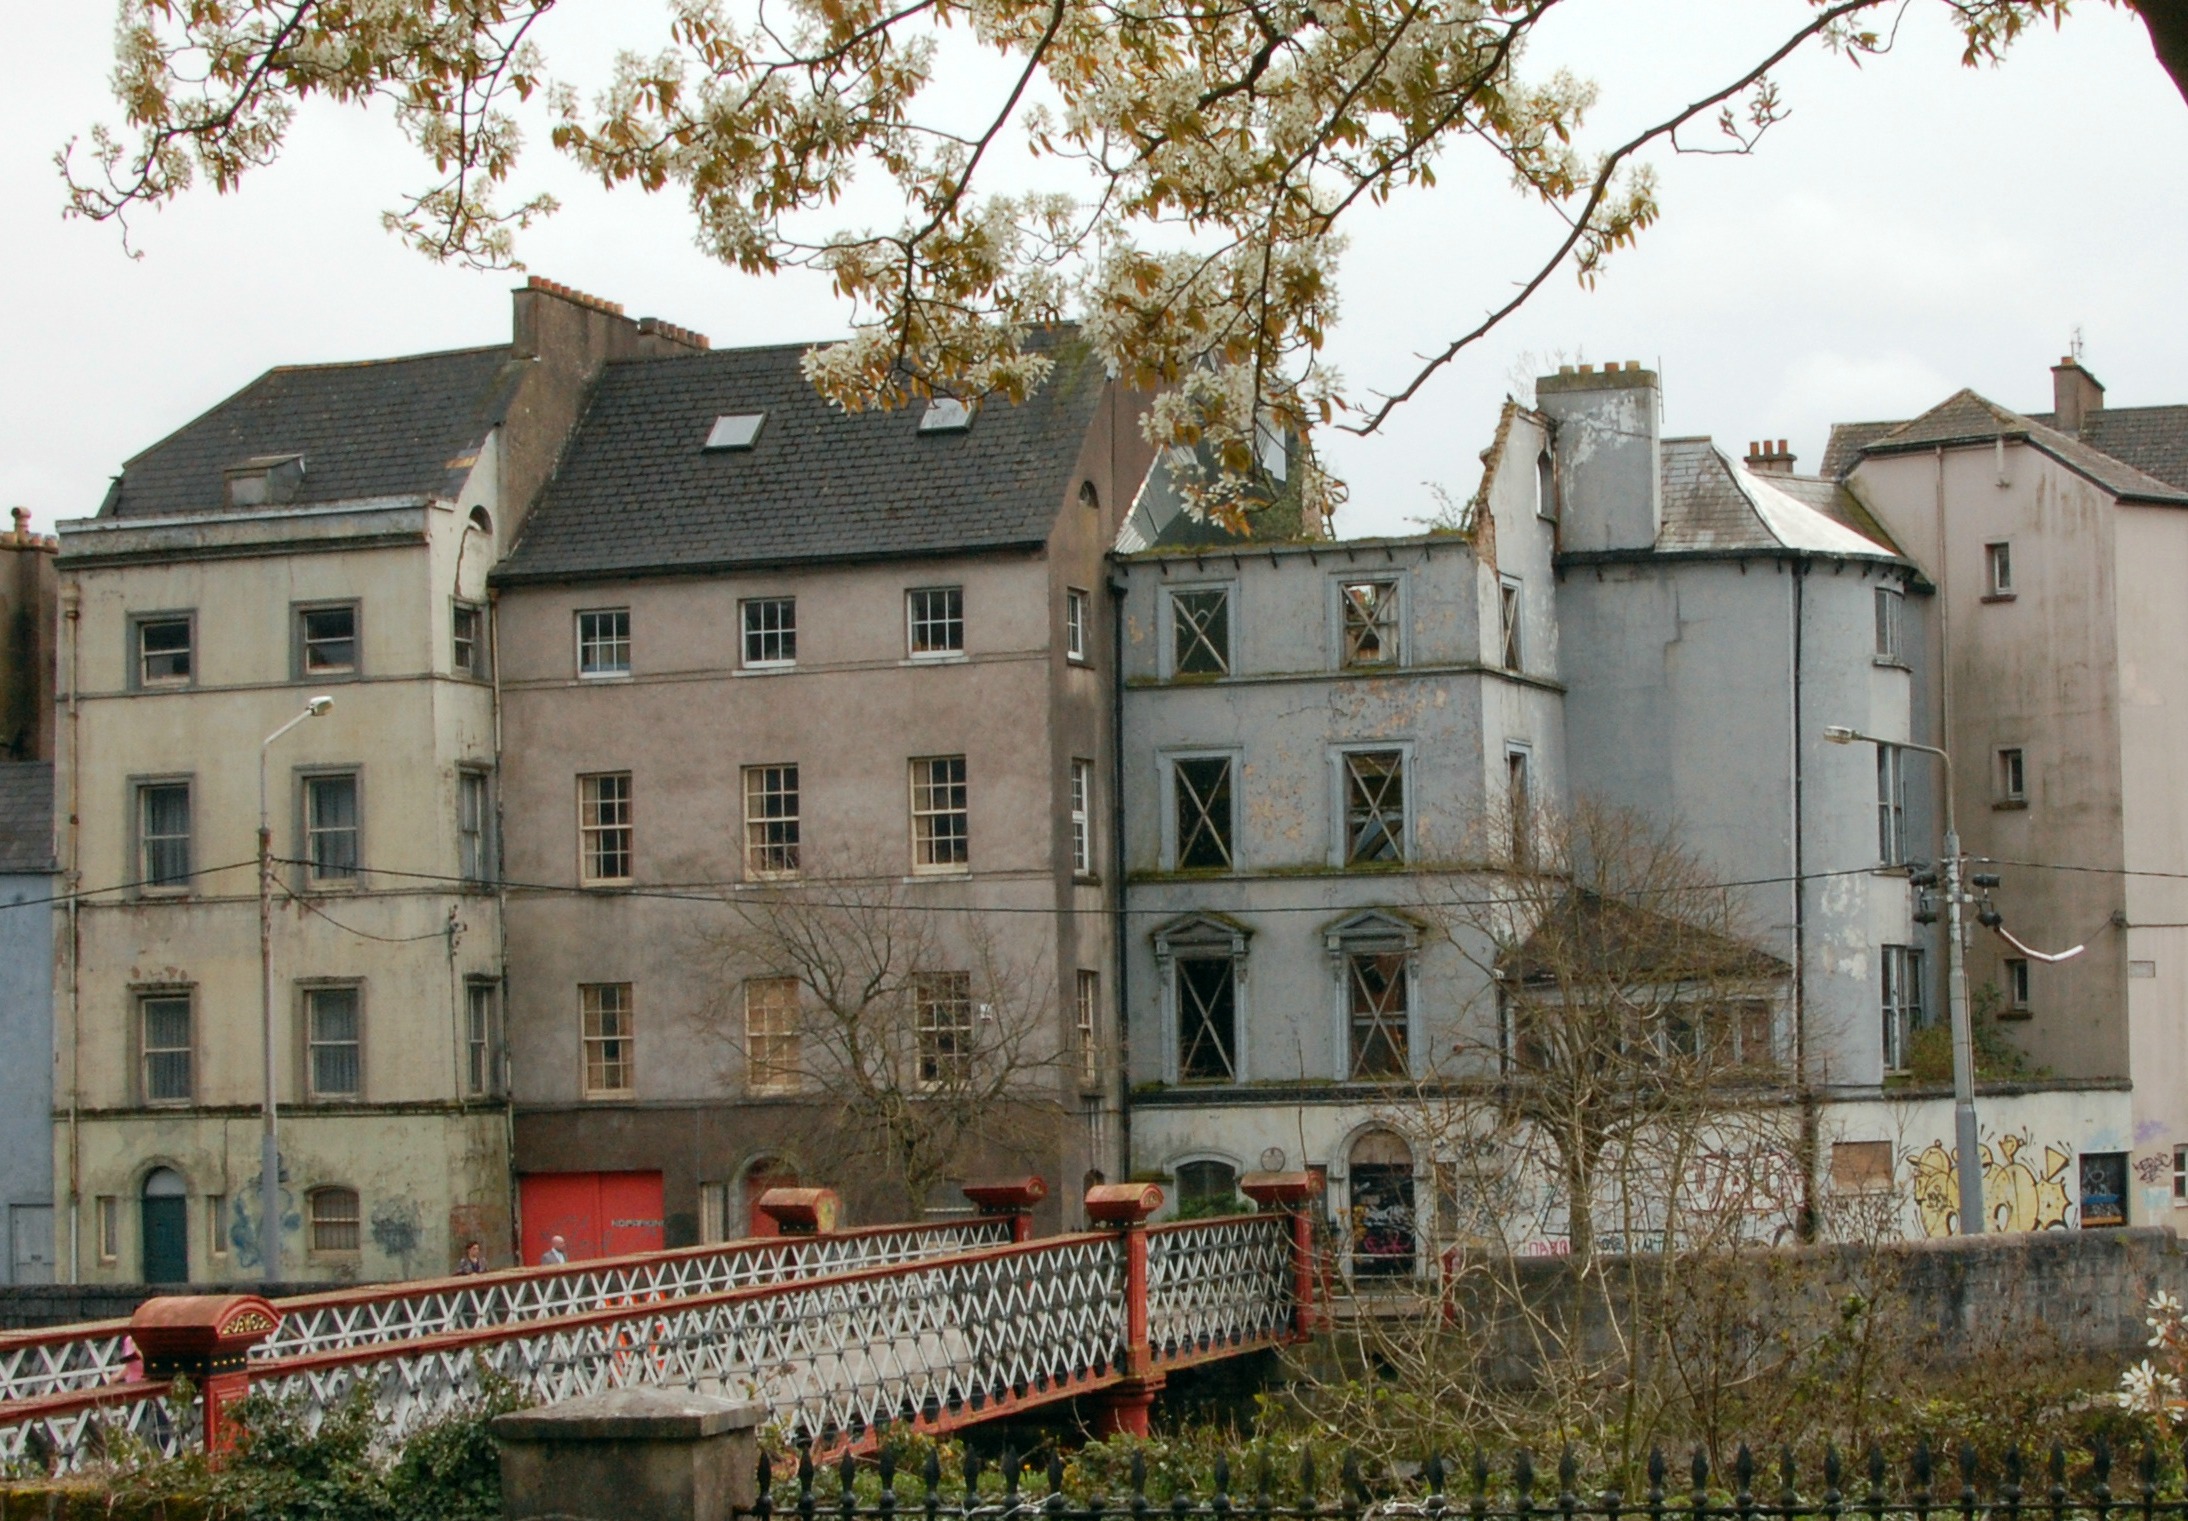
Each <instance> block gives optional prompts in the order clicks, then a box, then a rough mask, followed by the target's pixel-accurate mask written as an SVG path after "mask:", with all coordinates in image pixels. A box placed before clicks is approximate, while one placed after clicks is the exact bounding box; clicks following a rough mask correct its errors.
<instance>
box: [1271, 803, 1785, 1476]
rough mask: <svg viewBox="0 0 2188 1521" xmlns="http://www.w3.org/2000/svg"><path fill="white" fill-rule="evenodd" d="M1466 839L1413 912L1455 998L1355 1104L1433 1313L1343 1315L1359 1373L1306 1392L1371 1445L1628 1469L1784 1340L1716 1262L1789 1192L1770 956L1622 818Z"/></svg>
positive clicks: (1595, 809) (1525, 817)
mask: <svg viewBox="0 0 2188 1521" xmlns="http://www.w3.org/2000/svg"><path fill="white" fill-rule="evenodd" d="M1469 854H1470V855H1471V856H1472V857H1473V858H1474V859H1476V860H1481V861H1485V862H1486V863H1487V865H1488V867H1489V869H1487V870H1484V871H1482V872H1480V873H1479V874H1478V875H1474V876H1472V877H1471V878H1470V879H1468V880H1467V881H1466V882H1465V883H1464V884H1463V885H1462V886H1460V887H1459V888H1457V889H1456V890H1454V889H1453V888H1452V887H1451V886H1450V883H1449V879H1445V882H1444V883H1442V884H1440V885H1438V886H1437V887H1436V888H1434V889H1433V890H1424V891H1423V893H1422V894H1421V895H1420V901H1419V902H1418V903H1417V904H1416V905H1415V912H1416V913H1417V914H1418V916H1419V917H1420V918H1421V919H1422V920H1424V921H1425V922H1426V923H1427V924H1428V925H1430V926H1432V927H1433V933H1434V935H1435V936H1436V937H1438V938H1440V940H1441V941H1442V942H1443V943H1445V944H1447V945H1448V946H1449V947H1451V948H1452V949H1453V950H1454V951H1455V952H1456V954H1457V956H1458V957H1459V958H1460V960H1461V961H1462V962H1463V963H1464V964H1465V965H1467V966H1468V967H1470V968H1471V969H1472V971H1473V973H1474V977H1473V979H1472V980H1473V983H1474V985H1475V986H1477V987H1478V989H1479V992H1478V994H1477V995H1476V996H1475V998H1474V999H1473V1000H1471V1001H1470V1002H1468V1003H1466V1004H1464V1005H1462V1006H1461V1007H1460V1008H1458V1009H1457V1010H1455V1011H1454V1013H1455V1015H1456V1018H1455V1021H1454V1022H1455V1025H1456V1028H1457V1029H1458V1030H1459V1031H1461V1032H1464V1033H1461V1034H1460V1035H1459V1037H1458V1038H1457V1039H1456V1041H1455V1042H1441V1041H1440V1042H1439V1045H1438V1048H1437V1053H1436V1054H1437V1057H1438V1060H1437V1062H1436V1064H1435V1066H1434V1068H1433V1070H1431V1071H1429V1072H1428V1073H1426V1074H1425V1075H1424V1076H1423V1077H1422V1078H1421V1079H1420V1080H1419V1081H1417V1082H1416V1083H1414V1084H1413V1085H1411V1086H1410V1087H1409V1089H1408V1090H1407V1091H1405V1092H1404V1093H1402V1094H1397V1095H1393V1096H1392V1098H1391V1099H1390V1100H1389V1101H1388V1102H1387V1103H1386V1104H1385V1105H1384V1114H1383V1118H1384V1120H1385V1122H1386V1123H1387V1124H1388V1125H1389V1126H1390V1127H1391V1128H1392V1129H1393V1130H1396V1131H1398V1132H1400V1133H1401V1134H1404V1135H1406V1136H1407V1137H1408V1138H1409V1140H1410V1141H1411V1142H1412V1144H1413V1145H1414V1147H1415V1149H1416V1152H1417V1153H1418V1152H1419V1151H1426V1152H1427V1153H1428V1155H1430V1156H1431V1157H1432V1158H1433V1159H1434V1172H1435V1185H1436V1186H1435V1193H1436V1210H1435V1213H1436V1215H1437V1217H1438V1218H1437V1220H1436V1227H1437V1234H1438V1235H1439V1236H1440V1237H1441V1238H1442V1242H1443V1245H1444V1248H1445V1249H1444V1251H1443V1253H1442V1255H1441V1256H1440V1258H1439V1260H1438V1263H1437V1272H1436V1274H1434V1275H1433V1278H1434V1281H1435V1284H1436V1290H1435V1292H1436V1293H1437V1294H1438V1295H1439V1296H1440V1301H1441V1302H1440V1304H1439V1305H1438V1307H1437V1308H1438V1310H1439V1312H1440V1313H1436V1314H1420V1313H1408V1314H1398V1315H1391V1314H1387V1313H1386V1314H1376V1313H1363V1314H1361V1315H1359V1316H1357V1317H1354V1318H1353V1319H1352V1320H1351V1321H1350V1322H1349V1325H1350V1328H1351V1336H1352V1338H1353V1346H1352V1348H1351V1349H1350V1351H1351V1355H1352V1359H1353V1361H1354V1364H1355V1366H1356V1367H1359V1368H1372V1369H1375V1370H1378V1372H1379V1373H1380V1375H1381V1376H1380V1378H1378V1379H1377V1380H1375V1381H1374V1382H1373V1383H1368V1382H1364V1381H1351V1380H1345V1379H1339V1380H1336V1381H1334V1382H1331V1381H1324V1382H1322V1383H1321V1384H1320V1385H1319V1386H1318V1387H1317V1388H1316V1389H1315V1390H1314V1392H1313V1394H1311V1395H1310V1396H1308V1397H1309V1398H1310V1399H1312V1400H1315V1401H1319V1402H1323V1403H1325V1404H1333V1405H1334V1406H1335V1407H1336V1409H1335V1410H1334V1411H1333V1415H1334V1418H1336V1419H1338V1420H1339V1421H1341V1422H1343V1423H1347V1425H1348V1429H1362V1430H1368V1431H1372V1432H1374V1433H1375V1434H1376V1435H1377V1436H1378V1437H1380V1438H1383V1439H1384V1440H1386V1441H1388V1442H1389V1443H1390V1444H1391V1447H1392V1450H1393V1451H1395V1450H1397V1448H1399V1447H1401V1446H1404V1445H1407V1444H1409V1443H1411V1444H1417V1443H1420V1442H1427V1443H1430V1444H1442V1445H1446V1446H1448V1445H1449V1444H1451V1443H1452V1442H1454V1441H1458V1440H1461V1439H1464V1440H1472V1441H1478V1440H1480V1438H1481V1434H1482V1433H1483V1432H1485V1431H1495V1432H1498V1433H1501V1434H1502V1435H1503V1436H1505V1437H1506V1438H1507V1439H1510V1440H1515V1441H1521V1442H1541V1441H1549V1440H1569V1441H1578V1442H1584V1443H1587V1444H1589V1445H1590V1446H1593V1447H1595V1448H1597V1449H1598V1450H1599V1451H1600V1452H1602V1453H1603V1454H1604V1455H1605V1456H1606V1457H1607V1458H1608V1459H1609V1460H1611V1461H1613V1462H1616V1461H1620V1460H1623V1459H1628V1458H1631V1457H1632V1456H1634V1455H1635V1454H1637V1453H1645V1452H1646V1451H1647V1449H1648V1445H1649V1444H1650V1443H1651V1442H1652V1441H1654V1440H1656V1439H1657V1437H1658V1436H1659V1435H1661V1433H1662V1432H1663V1431H1664V1430H1665V1426H1666V1422H1667V1421H1675V1422H1676V1423H1677V1424H1678V1425H1680V1426H1681V1427H1684V1428H1686V1429H1689V1430H1692V1429H1694V1428H1695V1426H1696V1423H1697V1422H1699V1423H1700V1424H1702V1425H1708V1424H1709V1420H1708V1417H1707V1416H1706V1414H1704V1412H1708V1411H1712V1410H1715V1409H1718V1408H1719V1407H1721V1406H1722V1405H1723V1404H1724V1402H1725V1399H1726V1394H1727V1391H1728V1390H1731V1389H1736V1388H1739V1387H1741V1386H1743V1385H1744V1384H1746V1383H1748V1382H1751V1381H1753V1380H1755V1379H1758V1378H1761V1377H1765V1376H1768V1375H1770V1374H1771V1373H1772V1372H1774V1371H1775V1370H1777V1369H1779V1368H1781V1367H1782V1365H1783V1359H1784V1357H1785V1356H1786V1355H1787V1350H1788V1343H1787V1342H1786V1341H1785V1339H1783V1338H1779V1339H1775V1340H1774V1339H1773V1338H1771V1337H1770V1336H1768V1335H1759V1334H1756V1328H1757V1326H1758V1324H1759V1319H1758V1314H1757V1313H1756V1312H1755V1307H1754V1306H1753V1305H1752V1304H1751V1303H1750V1302H1749V1299H1747V1298H1743V1297H1741V1296H1740V1295H1738V1294H1735V1293H1732V1292H1731V1291H1730V1290H1729V1289H1728V1288H1727V1287H1726V1285H1727V1284H1728V1283H1732V1282H1735V1281H1736V1280H1735V1279H1731V1278H1728V1277H1727V1276H1726V1274H1725V1272H1724V1270H1723V1264H1724V1263H1725V1262H1726V1261H1727V1260H1729V1257H1730V1254H1733V1253H1736V1252H1737V1251H1738V1249H1739V1248H1740V1247H1742V1246H1744V1245H1748V1244H1751V1243H1755V1242H1758V1241H1761V1242H1774V1241H1778V1240H1783V1239H1787V1238H1790V1237H1792V1236H1794V1235H1795V1234H1796V1232H1797V1228H1798V1225H1799V1221H1800V1215H1801V1211H1802V1210H1803V1209H1804V1208H1805V1207H1806V1189H1805V1186H1804V1184H1805V1171H1804V1167H1803V1164H1802V1162H1801V1160H1800V1157H1801V1153H1800V1150H1799V1131H1800V1127H1799V1111H1798V1109H1797V1107H1796V1106H1794V1105H1793V1104H1791V1103H1790V1102H1788V1097H1789V1095H1788V1092H1787V1072H1786V1064H1785V1062H1784V1059H1783V1053H1784V1051H1785V1049H1786V1044H1787V1043H1786V1041H1785V1037H1784V1032H1782V1031H1781V1030H1780V1029H1779V1028H1778V1019H1779V1013H1780V1010H1781V1009H1782V1007H1783V1006H1784V1004H1785V1002H1786V993H1787V989H1788V981H1789V978H1790V976H1791V968H1790V967H1788V966H1787V965H1786V964H1785V963H1784V962H1783V961H1781V960H1779V959H1778V958H1776V957H1774V956H1772V955H1770V954H1768V953H1767V952H1765V951H1763V950H1761V949H1759V948H1758V947H1757V946H1756V945H1755V943H1754V940H1753V938H1752V936H1751V935H1750V934H1749V933H1748V932H1747V928H1746V926H1745V924H1744V922H1743V919H1742V915H1741V912H1740V906H1739V904H1738V902H1737V900H1736V899H1735V898H1733V897H1732V896H1731V895H1730V894H1729V893H1727V892H1726V891H1725V890H1724V889H1722V888H1720V887H1717V886H1715V885H1713V883H1712V874H1711V873H1710V872H1709V871H1708V870H1707V869H1706V868H1705V867H1704V866H1703V865H1702V864H1701V863H1700V862H1699V861H1698V860H1697V859H1696V858H1695V857H1694V856H1693V855H1692V854H1691V853H1690V852H1688V851H1687V850H1685V849H1684V848H1682V846H1681V844H1680V841H1679V839H1678V838H1677V836H1676V834H1675V833H1674V832H1673V831H1671V830H1668V829H1665V828H1662V827H1660V826H1658V825H1655V824H1653V823H1652V822H1651V821H1649V820H1647V819H1645V818H1643V817H1641V816H1639V815H1637V814H1634V813H1631V812H1628V811H1625V810H1621V809H1617V808H1613V807H1608V806H1604V805H1601V804H1593V803H1585V802H1584V803H1580V804H1577V805H1576V806H1574V807H1573V808H1572V809H1571V810H1570V811H1569V812H1565V813H1556V814H1553V813H1550V812H1547V811H1539V810H1537V811H1527V810H1524V809H1523V810H1522V811H1520V812H1518V813H1513V812H1506V813H1502V814H1500V815H1498V816H1496V817H1492V818H1491V819H1489V820H1488V821H1487V823H1486V824H1485V826H1484V828H1483V841H1482V842H1478V843H1477V847H1476V848H1475V849H1474V850H1472V851H1470V852H1469Z"/></svg>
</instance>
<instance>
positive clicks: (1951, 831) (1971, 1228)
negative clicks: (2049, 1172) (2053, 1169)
mask: <svg viewBox="0 0 2188 1521" xmlns="http://www.w3.org/2000/svg"><path fill="white" fill-rule="evenodd" d="M1823 737H1824V738H1825V739H1827V740H1829V741H1830V742H1831V743H1832V744H1834V745H1851V744H1854V743H1856V742H1857V741H1858V742H1860V743H1862V744H1869V745H1893V746H1896V747H1897V748H1899V749H1901V750H1919V751H1921V752H1922V753H1923V754H1924V755H1934V756H1936V757H1937V758H1938V759H1939V760H1940V761H1942V762H1943V763H1944V766H1945V859H1944V860H1943V861H1941V862H1939V863H1938V865H1939V867H1940V868H1941V870H1942V871H1943V873H1944V886H1945V966H1946V972H1945V1003H1946V1007H1947V1008H1948V1009H1949V1010H1950V1011H1951V1015H1952V1114H1953V1144H1954V1147H1955V1149H1956V1151H1957V1154H1958V1155H1957V1158H1956V1163H1955V1166H1956V1170H1957V1171H1958V1172H1959V1174H1960V1234H1961V1235H1963V1236H1980V1235H1982V1234H1983V1160H1982V1156H1981V1153H1979V1152H1978V1151H1977V1149H1976V1130H1975V1032H1974V1029H1973V1028H1972V1026H1971V1025H1970V1024H1969V1022H1968V966H1967V954H1966V951H1965V949H1964V948H1963V947H1962V945H1961V943H1960V905H1961V901H1962V897H1963V894H1962V892H1961V888H1960V868H1961V866H1962V865H1963V864H1964V863H1963V862H1962V861H1961V858H1960V825H1959V822H1958V819H1957V817H1956V816H1955V814H1954V812H1953V786H1952V757H1951V756H1950V755H1947V754H1946V753H1945V752H1944V751H1943V750H1940V749H1938V748H1937V746H1935V745H1917V744H1912V743H1910V742H1909V741H1907V740H1903V739H1879V738H1877V737H1876V736H1875V735H1874V734H1863V733H1861V732H1859V731H1858V730H1855V729H1849V728H1847V727H1846V726H1844V725H1843V724H1831V725H1828V726H1826V727H1825V729H1824V731H1823Z"/></svg>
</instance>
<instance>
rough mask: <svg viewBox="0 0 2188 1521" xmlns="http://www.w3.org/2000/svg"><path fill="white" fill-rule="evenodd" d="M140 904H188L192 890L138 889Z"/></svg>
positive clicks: (183, 888)
mask: <svg viewBox="0 0 2188 1521" xmlns="http://www.w3.org/2000/svg"><path fill="white" fill-rule="evenodd" d="M137 901H138V902H140V903H187V902H189V901H190V889H189V888H187V887H140V888H138V889H137Z"/></svg>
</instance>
